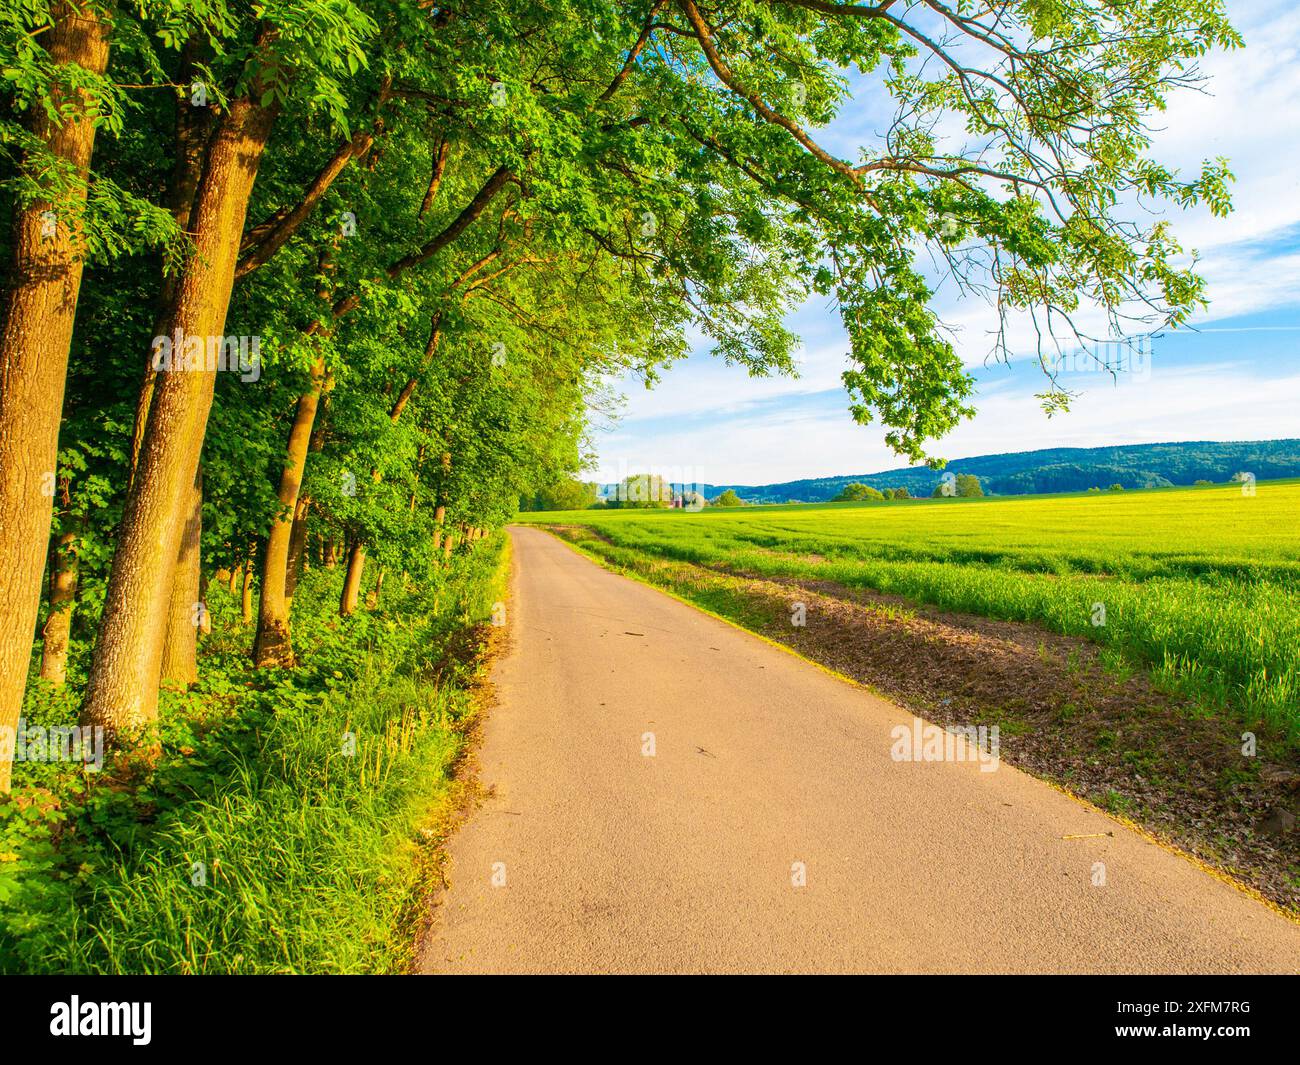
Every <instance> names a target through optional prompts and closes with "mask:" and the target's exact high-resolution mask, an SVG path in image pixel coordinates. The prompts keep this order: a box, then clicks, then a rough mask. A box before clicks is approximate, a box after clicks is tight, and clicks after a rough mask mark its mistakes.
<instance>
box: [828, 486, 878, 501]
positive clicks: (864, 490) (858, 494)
mask: <svg viewBox="0 0 1300 1065" xmlns="http://www.w3.org/2000/svg"><path fill="white" fill-rule="evenodd" d="M884 498H885V496H884V493H882V492H879V491H877V490H876V489H875V488H872V487H870V486H869V485H865V484H858V483H857V482H854V483H853V484H846V485H845V486H844V487H843V488H842V489H840V494H839V495H837V496H836V497H835V498H834V499H832V500H831V502H832V503H865V502H876V501H879V500H883V499H884Z"/></svg>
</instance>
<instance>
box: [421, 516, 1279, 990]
mask: <svg viewBox="0 0 1300 1065" xmlns="http://www.w3.org/2000/svg"><path fill="white" fill-rule="evenodd" d="M511 535H512V537H513V540H514V548H515V566H516V569H515V581H514V589H513V599H512V602H511V604H510V608H509V609H510V617H509V626H510V629H511V641H512V647H511V650H510V651H509V653H508V654H507V655H506V656H505V657H503V658H502V659H501V661H500V662H499V663H498V665H497V667H496V673H495V681H496V684H497V694H498V699H499V704H498V705H497V706H496V707H495V708H494V709H493V710H492V712H491V714H490V716H489V717H488V720H487V723H486V725H485V728H484V738H483V745H482V748H481V750H480V754H479V761H480V779H481V782H482V784H483V785H484V786H485V787H488V788H493V789H494V794H493V795H491V796H490V797H488V798H487V799H486V800H485V802H484V804H483V806H482V807H481V808H480V809H478V810H477V811H476V812H475V813H473V814H472V815H471V816H470V818H469V819H468V821H467V822H466V823H465V824H464V825H463V826H462V827H461V829H460V831H459V832H458V834H457V835H456V836H455V837H454V838H453V840H452V841H451V844H450V857H451V865H450V880H451V888H450V889H449V890H448V891H447V892H446V893H445V895H444V897H443V898H442V900H441V904H440V906H439V912H438V914H437V915H436V917H435V923H434V928H433V932H432V934H431V936H430V938H429V939H428V940H427V941H426V943H425V944H424V946H423V953H422V967H423V969H424V970H425V971H429V972H565V973H568V972H731V971H740V972H804V971H812V972H838V971H852V972H1223V971H1227V972H1297V971H1300V926H1297V925H1295V924H1293V923H1292V922H1290V921H1288V920H1286V919H1285V918H1283V917H1280V916H1278V915H1277V914H1275V913H1274V912H1273V911H1271V910H1269V909H1268V908H1267V907H1265V906H1264V905H1262V904H1260V903H1259V902H1256V901H1254V900H1253V899H1251V898H1248V897H1247V896H1245V895H1243V894H1241V893H1239V892H1238V891H1236V890H1235V889H1234V888H1232V887H1231V886H1229V885H1227V884H1225V883H1223V882H1221V881H1219V880H1217V879H1215V878H1214V877H1212V876H1210V875H1209V874H1207V873H1206V872H1204V871H1202V870H1201V869H1199V868H1197V867H1196V866H1194V865H1192V864H1191V863H1190V862H1188V861H1186V860H1184V859H1182V858H1180V857H1178V856H1177V855H1174V854H1171V853H1169V852H1167V851H1165V850H1163V849H1161V848H1160V847H1158V846H1155V845H1154V844H1152V843H1149V842H1147V841H1146V840H1145V839H1143V838H1142V837H1140V836H1138V835H1136V834H1135V833H1132V832H1130V831H1128V830H1127V829H1125V828H1123V827H1122V826H1120V825H1119V824H1117V823H1116V822H1114V821H1112V820H1110V819H1109V818H1108V817H1106V816H1105V815H1103V814H1101V813H1099V812H1097V811H1094V810H1092V809H1090V808H1088V807H1085V806H1083V805H1082V804H1080V803H1077V802H1075V801H1073V800H1072V799H1070V798H1068V797H1067V796H1065V795H1063V794H1061V793H1060V792H1058V791H1056V790H1054V789H1053V788H1051V787H1049V786H1048V785H1046V784H1044V783H1042V782H1040V781H1038V780H1035V779H1033V778H1032V777H1029V776H1026V775H1025V774H1023V773H1020V772H1018V771H1016V770H1015V769H1013V768H1011V767H1010V766H1009V765H1006V764H1002V765H1000V766H999V767H998V768H997V769H996V771H994V772H984V771H981V768H980V766H979V764H978V763H976V762H974V761H963V762H953V761H946V762H938V761H936V762H903V761H895V760H893V758H892V757H891V748H892V747H893V745H894V740H893V738H892V737H891V735H890V732H891V729H893V728H894V726H896V725H900V724H904V725H910V724H911V722H912V716H911V715H910V714H909V713H908V712H906V711H904V710H902V709H900V708H899V707H897V706H895V705H893V704H891V703H889V702H886V701H884V700H882V699H880V698H877V697H876V696H873V695H871V694H870V693H868V692H866V691H864V690H862V689H861V688H858V687H855V686H853V685H851V684H849V683H847V682H845V681H842V680H839V679H838V678H836V677H833V676H831V675H829V674H827V673H824V672H822V671H821V670H819V669H817V668H816V667H814V666H812V665H809V664H808V663H806V662H804V661H801V660H800V659H798V658H795V657H794V656H793V655H790V654H787V653H785V652H784V651H781V650H779V649H778V648H775V647H773V646H771V645H769V644H767V643H764V642H763V641H761V640H759V639H757V638H755V637H753V636H751V635H749V634H747V633H744V632H741V631H740V630H738V629H735V628H732V627H731V626H729V625H726V624H724V623H723V622H721V621H718V620H716V619H714V618H711V617H709V616H707V615H705V614H702V613H700V612H698V611H696V610H693V609H692V608H691V607H689V606H686V605H685V604H683V603H680V602H678V601H676V600H674V599H671V598H669V597H668V596H665V595H662V594H660V593H659V592H656V591H654V590H653V589H650V588H647V587H645V586H643V585H641V584H638V583H636V582H634V581H631V580H627V579H625V578H623V577H619V576H617V575H615V574H612V573H609V572H607V571H606V570H603V569H601V568H600V567H598V566H596V565H595V564H594V563H592V562H590V561H588V560H587V559H585V558H583V557H581V556H580V555H578V554H577V553H576V552H575V551H573V550H572V549H571V548H569V547H568V546H566V545H565V544H563V543H561V542H559V541H558V540H556V539H554V538H553V537H551V536H550V535H548V534H547V533H544V532H541V531H539V530H536V529H527V528H515V529H512V531H511ZM646 733H652V734H653V742H654V754H653V756H648V755H646V754H644V753H643V749H644V748H645V745H646V739H645V738H644V737H645V734H646ZM1069 837H1077V838H1069ZM796 863H802V869H803V870H804V871H805V876H806V884H805V885H804V886H796V881H797V880H799V879H800V877H799V875H798V873H799V869H800V866H799V865H797V864H796ZM1098 863H1101V865H1100V866H1099V865H1098ZM1102 866H1104V877H1105V883H1104V886H1094V883H1093V881H1094V878H1095V877H1096V876H1097V874H1098V873H1099V871H1100V870H1101V867H1102ZM501 881H504V883H502V882H501Z"/></svg>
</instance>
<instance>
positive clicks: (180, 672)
mask: <svg viewBox="0 0 1300 1065" xmlns="http://www.w3.org/2000/svg"><path fill="white" fill-rule="evenodd" d="M187 506H188V513H187V514H186V516H185V529H184V531H183V533H182V536H181V546H180V549H179V551H178V552H177V555H176V569H175V575H174V577H173V579H172V588H171V595H170V597H169V599H168V604H167V631H166V633H165V634H164V636H163V651H162V669H161V677H160V679H161V681H162V683H163V684H164V685H165V686H167V687H169V688H188V687H189V686H190V685H191V684H197V683H198V680H199V660H198V655H199V649H198V640H199V628H200V627H201V625H202V624H203V614H204V613H205V612H206V608H205V607H204V606H203V603H202V597H203V589H202V587H201V584H202V581H201V579H200V573H199V563H200V558H199V545H200V542H201V539H202V533H203V472H202V471H201V470H200V471H199V472H198V474H196V475H195V478H194V485H193V488H192V489H191V490H190V498H189V500H188V503H187Z"/></svg>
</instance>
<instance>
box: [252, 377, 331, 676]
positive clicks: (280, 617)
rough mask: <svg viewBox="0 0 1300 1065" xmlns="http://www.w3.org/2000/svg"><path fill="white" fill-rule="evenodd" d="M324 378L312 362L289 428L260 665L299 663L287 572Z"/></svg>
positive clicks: (270, 541)
mask: <svg viewBox="0 0 1300 1065" xmlns="http://www.w3.org/2000/svg"><path fill="white" fill-rule="evenodd" d="M324 378H325V363H324V360H323V359H318V360H317V361H316V364H315V365H314V366H313V367H312V387H311V388H310V389H309V390H308V391H307V392H305V393H303V394H302V395H301V396H299V397H298V406H297V410H296V411H295V413H294V419H293V426H292V428H290V430H289V443H288V447H287V448H286V449H285V451H286V453H285V459H284V468H283V470H282V471H281V473H280V488H279V492H278V498H279V502H280V513H279V514H278V515H277V516H276V518H275V520H274V521H273V522H272V523H271V531H270V535H268V536H267V538H266V555H265V558H264V560H263V564H262V598H261V605H260V608H259V610H258V616H257V638H256V640H255V641H254V644H253V660H254V661H255V662H256V663H257V665H259V666H264V667H265V666H291V665H293V641H292V636H291V633H290V628H289V599H288V598H287V596H286V594H285V588H286V578H287V575H288V571H289V554H290V542H291V541H292V539H293V524H294V518H295V517H296V516H297V513H298V492H299V489H300V488H301V487H302V478H303V473H304V471H305V470H306V468H307V450H308V446H309V445H310V443H311V434H312V426H313V424H314V423H315V421H316V408H317V406H318V405H319V403H320V394H321V387H322V385H323V382H324Z"/></svg>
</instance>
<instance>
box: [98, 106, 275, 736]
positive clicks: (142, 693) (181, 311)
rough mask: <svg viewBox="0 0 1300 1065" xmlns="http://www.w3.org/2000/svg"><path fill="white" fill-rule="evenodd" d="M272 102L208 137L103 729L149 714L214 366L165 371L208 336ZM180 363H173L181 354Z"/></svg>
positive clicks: (107, 610)
mask: <svg viewBox="0 0 1300 1065" xmlns="http://www.w3.org/2000/svg"><path fill="white" fill-rule="evenodd" d="M274 120H275V108H274V107H262V106H260V105H258V104H254V103H253V102H252V100H250V99H249V98H247V97H241V98H237V99H235V100H233V101H231V104H230V110H229V111H228V112H227V113H226V114H225V115H224V116H223V117H222V119H221V121H220V124H219V125H218V127H217V129H216V131H215V132H214V134H213V136H212V140H211V143H210V144H209V146H208V153H207V159H206V163H205V166H204V174H203V179H202V182H201V184H200V187H199V193H198V198H197V201H196V203H195V207H194V244H195V252H194V255H193V256H192V258H191V259H190V260H189V261H188V262H187V263H186V266H185V269H184V271H183V273H182V275H181V278H180V283H179V285H178V288H177V293H176V305H175V311H174V313H173V315H172V319H171V323H170V324H171V326H172V329H171V333H172V335H173V337H174V338H177V339H181V340H182V341H183V344H182V347H183V348H185V349H189V350H186V351H185V352H183V353H182V352H176V351H173V356H174V361H173V366H172V368H171V369H169V370H168V371H167V372H165V373H160V374H159V375H158V380H157V383H156V384H155V385H154V389H153V400H152V403H151V404H150V410H149V420H148V424H147V425H146V427H145V434H144V440H143V442H142V444H141V448H140V461H139V464H138V466H137V469H136V475H135V477H134V479H133V480H132V483H131V488H130V491H129V492H128V493H127V498H126V506H125V509H124V511H123V514H122V521H121V524H120V526H119V530H118V543H117V550H116V552H115V553H114V556H113V567H112V571H111V575H110V577H109V582H108V591H107V595H106V597H105V601H104V613H103V617H102V619H101V622H100V629H99V641H98V644H97V646H96V649H95V658H94V661H93V663H92V665H91V670H90V682H89V684H88V686H87V691H86V703H85V707H84V710H83V713H82V718H83V723H84V724H88V725H100V726H103V727H104V728H106V729H108V730H110V731H116V730H118V729H124V728H135V727H139V726H142V725H145V724H147V723H148V722H150V721H152V720H153V719H154V718H155V717H157V713H158V679H159V676H160V672H161V659H162V636H163V630H164V623H165V618H166V614H167V605H168V600H169V598H170V593H171V583H172V581H171V576H172V566H173V563H174V561H175V559H176V558H177V555H178V551H179V548H180V540H181V533H182V531H183V529H184V525H185V520H184V519H185V505H186V500H187V497H188V492H189V490H190V487H191V486H192V484H193V482H194V478H195V476H196V474H197V471H198V465H199V455H200V452H201V451H202V448H203V435H204V431H205V429H206V427H207V421H208V412H209V410H210V409H211V406H212V394H213V389H214V387H215V385H216V370H215V369H208V368H207V364H206V362H205V363H204V365H203V367H202V368H201V369H198V368H196V369H185V370H182V369H177V368H175V362H176V361H177V359H178V358H179V357H181V356H182V355H183V354H184V355H188V354H191V353H192V345H193V344H195V343H197V344H202V345H206V344H207V343H209V342H210V339H209V338H220V337H221V336H222V334H223V332H224V329H225V324H226V311H227V309H228V307H229V304H230V290H231V287H232V285H233V284H234V272H235V262H236V257H237V255H238V252H239V244H240V239H241V235H242V233H243V229H244V219H245V216H246V214H247V210H248V199H249V194H250V193H251V192H252V188H253V182H254V181H255V179H256V176H257V168H258V164H259V163H260V162H261V157H262V153H263V151H264V150H265V148H266V141H267V138H268V137H269V135H270V132H271V127H272V125H273V124H274ZM181 364H182V365H184V362H183V360H182V362H181Z"/></svg>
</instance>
